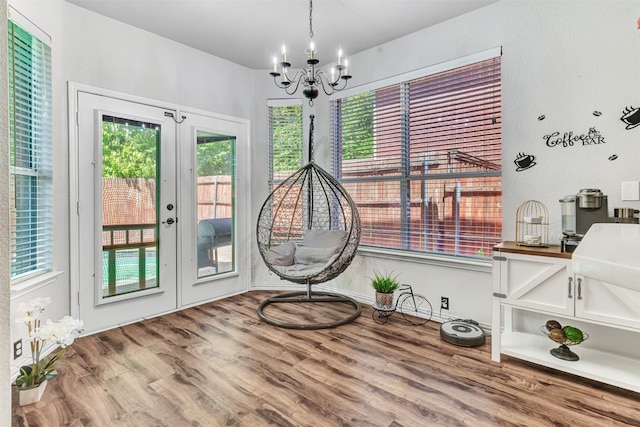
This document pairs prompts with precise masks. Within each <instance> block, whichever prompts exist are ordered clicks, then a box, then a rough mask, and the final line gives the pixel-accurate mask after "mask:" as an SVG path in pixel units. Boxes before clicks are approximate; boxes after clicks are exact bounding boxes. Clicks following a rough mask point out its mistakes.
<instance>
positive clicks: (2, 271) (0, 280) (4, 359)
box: [0, 0, 11, 426]
mask: <svg viewBox="0 0 640 427" xmlns="http://www.w3.org/2000/svg"><path fill="white" fill-rule="evenodd" d="M0 11H1V12H0V34H7V2H6V0H0ZM7 55H8V52H7V37H0V82H6V81H8V80H9V66H8V62H7ZM8 90H9V87H8V85H6V84H3V85H0V135H3V137H2V138H0V174H1V175H2V178H1V179H0V242H2V243H1V244H0V343H9V342H10V337H11V319H10V318H11V316H10V314H9V310H8V308H9V298H10V295H9V286H8V283H9V282H10V279H11V270H10V266H9V252H10V251H9V194H10V192H9V140H8V138H7V136H8V135H9V93H8ZM3 347H4V346H3ZM7 347H9V346H7ZM10 368H11V359H10V354H9V348H6V347H5V348H3V349H2V350H1V351H0V384H1V386H0V425H3V426H8V425H10V423H11V386H10V372H11V369H10Z"/></svg>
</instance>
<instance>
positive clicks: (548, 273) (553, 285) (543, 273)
mask: <svg viewBox="0 0 640 427" xmlns="http://www.w3.org/2000/svg"><path fill="white" fill-rule="evenodd" d="M500 255H502V256H503V257H504V258H506V260H504V261H499V260H496V262H500V291H501V293H502V294H503V295H504V299H503V300H502V303H503V304H511V305H514V306H518V307H526V308H531V309H536V310H543V311H547V312H550V313H558V314H565V315H573V283H572V282H573V275H572V273H571V268H570V267H571V260H567V259H563V258H553V257H545V256H531V255H520V254H510V253H501V254H500ZM504 258H503V259H504Z"/></svg>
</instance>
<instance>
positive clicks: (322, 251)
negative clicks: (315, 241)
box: [294, 247, 336, 265]
mask: <svg viewBox="0 0 640 427" xmlns="http://www.w3.org/2000/svg"><path fill="white" fill-rule="evenodd" d="M335 253H336V248H308V247H298V248H297V249H296V252H295V254H294V261H295V263H296V264H304V265H309V264H326V263H327V261H329V260H330V259H331V257H332V256H333V255H334V254H335Z"/></svg>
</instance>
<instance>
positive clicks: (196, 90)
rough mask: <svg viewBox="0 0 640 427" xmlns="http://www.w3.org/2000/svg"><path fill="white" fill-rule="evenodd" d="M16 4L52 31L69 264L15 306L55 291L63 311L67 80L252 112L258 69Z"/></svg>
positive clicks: (103, 21)
mask: <svg viewBox="0 0 640 427" xmlns="http://www.w3.org/2000/svg"><path fill="white" fill-rule="evenodd" d="M10 4H12V5H13V6H14V7H15V8H16V9H17V10H18V11H20V12H21V13H22V14H23V15H25V16H26V17H27V18H29V19H30V20H31V21H32V22H35V23H36V24H37V25H38V26H39V27H40V28H42V29H43V30H44V31H45V32H47V33H48V34H49V35H51V37H52V66H53V70H52V71H53V127H54V136H53V145H54V149H53V152H54V158H53V163H54V177H55V178H54V194H55V198H54V212H53V217H54V269H55V270H61V271H64V273H63V274H62V275H60V276H59V277H58V278H57V280H56V281H55V282H54V283H52V284H51V285H48V286H46V287H43V288H40V289H38V290H36V291H33V292H29V293H28V294H26V295H23V296H20V297H16V296H15V295H12V297H11V310H12V312H13V313H15V309H16V308H17V306H18V304H19V303H20V302H21V301H24V300H30V299H31V298H33V297H34V296H49V297H51V298H52V299H53V303H52V304H51V305H50V306H49V307H47V312H46V317H47V318H51V319H59V318H61V317H62V316H63V315H65V314H68V313H70V306H69V305H70V302H69V301H70V295H69V293H70V292H69V290H70V283H69V266H70V262H72V261H71V260H70V259H69V245H70V243H69V215H70V212H69V137H68V135H69V132H68V126H67V108H68V104H67V82H69V81H72V82H77V83H82V84H87V85H92V86H96V87H100V88H105V89H109V90H112V91H116V92H121V93H126V94H130V95H135V96H139V97H144V98H147V99H151V100H158V101H162V102H168V103H172V104H176V105H181V106H185V107H191V108H197V109H201V110H205V111H211V112H214V113H218V114H224V115H228V116H233V117H239V118H243V119H251V116H252V115H253V90H254V89H253V72H252V70H249V69H248V68H245V67H242V66H239V65H237V64H233V63H231V62H228V61H226V60H223V59H220V58H216V57H213V56H211V55H208V54H205V53H203V52H202V51H198V50H195V49H192V48H189V47H186V46H184V45H181V44H179V43H176V42H173V41H170V40H168V39H164V38H161V37H158V36H156V35H153V34H151V33H148V32H146V31H142V30H139V29H136V28H133V27H131V26H128V25H125V24H122V23H120V22H117V21H115V20H112V19H109V18H105V17H103V16H100V15H98V14H95V13H93V12H89V11H87V10H85V9H82V8H80V7H77V6H75V5H72V4H69V3H67V2H65V1H62V0H15V1H13V0H12V1H11V2H10ZM214 42H215V41H214V40H212V43H214ZM229 82H240V83H239V84H233V85H231V84H229ZM3 182H4V181H3ZM0 312H3V313H4V312H6V311H4V310H0ZM11 323H12V330H11V339H10V340H6V341H5V340H4V339H3V340H2V342H3V343H4V342H7V343H9V342H11V343H12V342H13V341H15V340H16V339H17V338H18V337H20V336H21V335H23V334H22V333H23V332H24V331H23V329H24V328H20V327H18V326H17V325H16V324H15V322H11ZM5 353H7V351H5ZM11 357H12V356H11ZM12 364H13V365H17V364H16V363H15V362H12ZM14 367H15V366H14Z"/></svg>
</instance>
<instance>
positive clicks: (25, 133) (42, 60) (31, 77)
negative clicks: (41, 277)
mask: <svg viewBox="0 0 640 427" xmlns="http://www.w3.org/2000/svg"><path fill="white" fill-rule="evenodd" d="M8 28H9V34H8V41H9V52H8V53H9V132H10V135H9V146H10V162H11V163H10V166H11V170H10V180H11V182H10V185H11V190H12V196H11V200H10V211H11V214H10V216H11V220H10V228H11V242H10V245H11V278H12V281H16V280H19V279H22V278H25V277H29V276H32V275H34V274H37V273H40V272H44V271H47V270H50V269H51V267H52V256H53V254H52V245H53V242H52V239H53V236H52V234H53V233H52V228H53V222H52V212H53V195H52V159H51V156H52V153H51V144H52V130H51V128H52V124H51V99H52V98H51V48H50V47H49V45H48V44H46V43H45V42H43V41H41V40H40V39H38V38H36V37H34V36H33V35H31V34H30V33H29V32H27V31H26V30H24V29H23V28H21V27H20V26H18V25H17V24H16V23H15V22H13V21H12V20H9V23H8Z"/></svg>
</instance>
